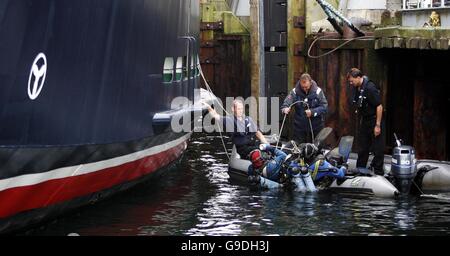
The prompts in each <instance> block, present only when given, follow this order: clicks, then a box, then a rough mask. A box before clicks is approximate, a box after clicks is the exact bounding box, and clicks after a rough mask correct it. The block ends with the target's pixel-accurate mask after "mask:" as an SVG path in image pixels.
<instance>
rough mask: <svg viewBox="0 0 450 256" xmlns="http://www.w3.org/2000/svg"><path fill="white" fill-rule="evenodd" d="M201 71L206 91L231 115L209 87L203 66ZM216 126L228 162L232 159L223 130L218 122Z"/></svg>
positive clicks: (200, 67) (200, 68)
mask: <svg viewBox="0 0 450 256" xmlns="http://www.w3.org/2000/svg"><path fill="white" fill-rule="evenodd" d="M199 70H200V75H201V76H202V78H203V81H204V82H205V85H206V89H207V90H208V92H209V95H210V97H211V98H212V99H213V100H215V101H217V103H218V105H219V106H220V107H221V108H222V109H223V110H224V111H225V113H227V115H229V113H228V112H227V110H226V109H225V108H224V107H223V106H222V104H221V103H220V101H218V100H217V97H216V96H215V95H214V93H213V92H212V90H211V87H210V86H209V84H208V81H206V78H205V75H204V74H203V70H202V66H201V65H199ZM216 125H217V127H218V128H219V134H220V140H221V141H222V146H223V149H224V150H225V154H226V155H227V158H228V160H230V159H231V158H230V155H229V154H228V150H227V146H226V145H225V141H224V140H223V134H222V129H220V125H219V123H218V122H216Z"/></svg>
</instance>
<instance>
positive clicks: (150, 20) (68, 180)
mask: <svg viewBox="0 0 450 256" xmlns="http://www.w3.org/2000/svg"><path fill="white" fill-rule="evenodd" d="M199 24H200V21H199V2H198V0H187V1H186V0H80V1H73V0H39V1H38V0H2V1H0V205H1V206H2V207H0V208H1V210H0V232H7V231H11V230H15V229H18V228H21V227H23V226H26V225H28V224H31V223H36V222H39V221H41V220H43V219H46V218H48V217H49V216H56V215H58V214H59V213H60V212H61V209H65V210H67V209H70V208H73V207H78V206H80V205H83V204H86V203H88V202H89V201H92V198H96V197H98V195H99V194H101V193H102V192H105V191H108V192H107V193H104V194H108V195H110V194H114V193H115V192H118V191H120V190H123V189H125V188H128V187H130V184H135V183H137V182H138V181H140V180H144V179H146V178H147V177H149V176H151V174H153V173H157V172H158V171H160V170H162V169H165V168H167V166H169V165H170V164H172V163H173V162H174V161H176V159H177V158H179V157H180V155H181V154H182V153H183V151H184V150H185V149H186V143H187V140H188V139H189V133H175V132H173V131H172V130H171V129H170V126H165V128H164V129H161V128H160V127H161V124H160V123H156V122H155V120H154V117H155V115H156V114H157V113H161V112H166V111H170V110H173V109H172V107H171V102H172V100H173V99H174V98H176V97H180V96H183V97H186V98H188V99H190V100H191V101H193V100H194V89H195V88H197V87H198V80H199V75H198V72H197V65H198V62H199V61H198V50H199V44H198V38H199ZM105 180H108V181H105ZM69 188H70V189H69ZM75 202H76V203H75ZM54 209H59V210H58V211H56V210H54ZM56 212H58V214H56Z"/></svg>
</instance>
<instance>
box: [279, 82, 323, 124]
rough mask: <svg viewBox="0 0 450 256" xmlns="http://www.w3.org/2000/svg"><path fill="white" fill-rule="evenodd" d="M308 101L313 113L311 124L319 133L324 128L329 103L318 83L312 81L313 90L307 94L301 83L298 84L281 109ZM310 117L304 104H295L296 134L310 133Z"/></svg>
mask: <svg viewBox="0 0 450 256" xmlns="http://www.w3.org/2000/svg"><path fill="white" fill-rule="evenodd" d="M306 99H307V100H306ZM299 100H300V101H307V103H308V106H309V109H310V110H311V112H312V116H311V124H312V127H313V130H314V132H317V131H319V130H320V129H322V128H323V127H324V123H325V115H326V113H327V112H328V102H327V99H326V98H325V94H324V93H323V91H322V89H320V87H319V86H317V83H316V82H315V81H314V80H313V81H311V89H310V90H309V93H308V94H306V93H305V92H304V91H303V90H302V89H301V86H300V81H298V82H297V84H296V85H295V88H294V89H292V91H291V92H290V93H289V95H288V96H287V97H286V99H285V100H284V102H283V104H282V105H281V109H283V108H286V107H289V106H290V105H291V104H292V103H294V102H296V101H299ZM309 131H311V128H310V127H309V121H308V117H307V116H306V113H305V106H304V105H303V104H302V103H297V104H295V116H294V132H295V133H297V132H309Z"/></svg>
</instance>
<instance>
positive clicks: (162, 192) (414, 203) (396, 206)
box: [30, 135, 450, 236]
mask: <svg viewBox="0 0 450 256" xmlns="http://www.w3.org/2000/svg"><path fill="white" fill-rule="evenodd" d="M228 146H230V145H228ZM30 233H31V234H33V235H67V234H69V233H78V234H80V235H146V236H148V235H196V236H197V235H374V236H379V235H448V234H450V194H440V195H438V196H429V197H422V198H416V197H407V198H402V199H397V200H394V199H392V200H391V199H380V198H373V197H349V196H343V195H337V194H330V193H318V194H306V195H303V194H298V193H295V192H292V191H284V190H279V191H253V190H250V189H249V187H247V186H246V185H245V184H239V183H236V182H233V181H230V180H229V176H228V174H227V158H226V155H225V153H224V152H223V150H222V147H221V142H220V139H219V137H214V136H199V135H196V137H195V138H193V139H192V141H191V143H190V147H189V149H188V151H187V153H186V155H185V157H184V158H183V159H182V161H181V163H180V164H179V165H178V166H177V167H176V168H173V169H171V170H169V171H168V172H167V173H166V174H165V175H164V176H163V177H162V178H161V179H159V180H158V181H157V182H148V183H146V184H142V185H140V186H138V187H137V188H134V189H132V190H130V191H128V192H125V193H122V194H120V195H118V196H116V197H114V198H111V199H109V200H106V201H104V202H100V203H98V204H97V205H93V206H89V207H86V208H84V209H81V210H78V211H77V212H76V213H74V214H72V215H69V216H66V217H65V218H63V219H60V220H59V221H57V222H56V223H52V224H49V225H46V226H45V227H42V228H40V229H37V230H34V231H32V232H30Z"/></svg>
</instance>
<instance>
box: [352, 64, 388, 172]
mask: <svg viewBox="0 0 450 256" xmlns="http://www.w3.org/2000/svg"><path fill="white" fill-rule="evenodd" d="M347 80H348V82H349V84H350V86H352V87H353V88H354V98H353V104H354V105H355V106H356V111H355V113H356V114H357V115H358V122H359V130H358V144H359V150H358V161H357V162H356V167H357V168H366V166H367V161H368V160H369V152H370V149H371V148H372V151H373V153H374V158H373V160H372V163H371V164H370V166H371V168H372V169H373V171H374V172H375V174H378V175H383V174H384V171H383V162H384V141H383V138H382V136H381V134H382V130H381V121H382V117H383V105H382V104H381V96H380V91H379V90H378V88H377V87H376V86H375V84H374V83H373V82H372V81H371V80H369V78H368V77H367V76H364V74H363V73H362V72H361V70H359V69H357V68H352V69H351V70H350V71H349V72H348V74H347Z"/></svg>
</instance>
